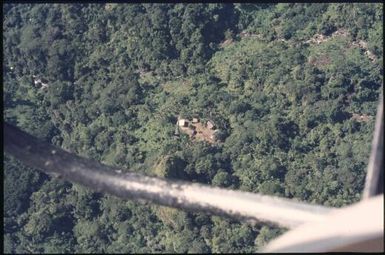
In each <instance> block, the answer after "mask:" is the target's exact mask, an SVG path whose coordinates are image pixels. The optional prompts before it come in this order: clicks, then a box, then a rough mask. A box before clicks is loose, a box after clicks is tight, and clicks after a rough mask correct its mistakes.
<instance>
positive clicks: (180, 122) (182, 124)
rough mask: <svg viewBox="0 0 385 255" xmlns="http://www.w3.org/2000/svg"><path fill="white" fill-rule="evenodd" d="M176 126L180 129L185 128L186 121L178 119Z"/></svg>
mask: <svg viewBox="0 0 385 255" xmlns="http://www.w3.org/2000/svg"><path fill="white" fill-rule="evenodd" d="M178 125H179V126H180V127H187V126H188V120H186V119H179V120H178Z"/></svg>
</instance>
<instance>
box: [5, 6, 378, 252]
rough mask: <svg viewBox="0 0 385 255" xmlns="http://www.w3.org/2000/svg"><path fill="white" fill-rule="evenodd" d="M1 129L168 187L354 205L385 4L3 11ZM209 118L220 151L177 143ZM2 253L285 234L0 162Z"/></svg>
mask: <svg viewBox="0 0 385 255" xmlns="http://www.w3.org/2000/svg"><path fill="white" fill-rule="evenodd" d="M3 13H4V20H3V53H4V62H3V77H4V78H3V102H4V110H3V113H4V119H5V121H7V122H9V123H11V124H14V125H16V126H18V127H20V128H22V129H23V130H25V131H26V132H28V133H30V134H32V135H34V136H37V137H39V138H41V139H43V140H45V141H49V142H51V143H52V144H54V145H56V146H59V147H61V148H63V149H65V150H68V151H70V152H73V153H76V154H78V155H81V156H84V157H87V158H90V159H94V160H96V161H100V162H103V163H105V164H107V165H112V166H118V167H121V168H122V169H129V170H130V171H136V172H141V173H144V174H148V175H153V176H160V177H164V178H173V179H182V180H188V181H192V182H200V183H205V184H209V185H213V186H220V187H226V188H231V189H238V190H244V191H251V192H258V193H262V194H269V195H276V196H281V197H287V198H295V199H298V200H302V201H307V202H310V203H315V204H322V205H326V206H333V207H341V206H345V205H348V204H351V203H354V202H357V201H358V200H360V198H361V192H362V190H363V184H364V179H365V173H366V166H367V163H368V158H369V153H370V142H371V139H372V133H373V130H374V122H375V114H376V107H377V103H378V99H379V95H380V93H382V83H383V39H382V38H383V14H382V13H383V5H382V4H379V3H378V4H373V3H362V4H361V3H354V4H353V3H345V4H329V3H326V4H321V3H314V4H283V3H279V4H9V3H8V4H4V5H3ZM194 115H199V116H200V117H201V118H203V119H212V120H213V121H214V122H215V123H216V125H217V126H218V129H220V130H221V131H220V134H219V135H218V140H219V142H218V143H215V144H209V143H206V142H196V141H192V140H190V139H189V137H188V136H187V135H184V134H181V135H180V136H179V137H177V138H176V137H175V136H174V130H175V123H176V121H177V117H178V116H184V117H186V118H190V117H192V116H194ZM3 169H4V171H3V173H4V198H5V199H4V209H3V213H4V252H5V253H155V252H169V253H170V252H171V253H186V252H187V253H209V252H212V253H219V252H233V253H238V252H239V253H245V252H255V251H257V250H258V249H260V248H261V247H263V246H264V245H265V244H266V243H267V242H268V241H269V240H271V239H272V238H274V237H276V236H278V235H280V234H282V233H283V232H284V231H285V230H284V229H280V228H276V227H271V226H267V225H263V224H256V225H250V224H246V223H242V222H237V221H234V220H230V219H226V218H221V217H217V216H210V215H207V214H203V213H195V212H186V211H182V210H177V209H172V208H167V207H162V206H156V205H150V204H143V203H138V202H133V201H126V200H122V199H118V198H115V197H113V196H109V195H107V194H101V193H97V192H93V191H91V190H88V189H86V188H83V187H81V186H79V185H76V184H71V183H69V182H65V181H63V180H60V179H57V178H54V177H51V176H48V175H45V174H43V173H42V172H40V171H38V170H36V169H31V168H29V167H26V166H24V165H22V164H21V163H19V162H18V161H17V160H15V159H13V158H12V157H10V156H8V155H5V156H4V168H3Z"/></svg>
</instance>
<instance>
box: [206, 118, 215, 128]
mask: <svg viewBox="0 0 385 255" xmlns="http://www.w3.org/2000/svg"><path fill="white" fill-rule="evenodd" d="M206 126H207V127H208V128H209V129H215V124H214V122H213V121H212V120H209V121H207V123H206Z"/></svg>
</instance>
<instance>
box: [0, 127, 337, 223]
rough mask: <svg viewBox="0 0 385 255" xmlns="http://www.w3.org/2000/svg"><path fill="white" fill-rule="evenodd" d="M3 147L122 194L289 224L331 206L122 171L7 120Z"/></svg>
mask: <svg viewBox="0 0 385 255" xmlns="http://www.w3.org/2000/svg"><path fill="white" fill-rule="evenodd" d="M4 145H5V151H6V152H7V153H9V154H11V155H12V156H14V157H15V158H17V159H19V160H20V161H22V162H23V163H25V164H26V165H28V166H31V167H34V168H37V169H40V170H42V171H44V172H46V173H56V174H58V175H60V176H61V177H62V178H63V179H65V180H68V181H71V182H74V183H79V184H82V185H84V186H87V187H89V188H92V189H94V190H96V191H98V192H107V193H110V194H113V195H115V196H118V197H121V198H130V199H135V200H146V201H150V202H153V203H156V204H160V205H165V206H170V207H175V208H181V209H189V210H194V211H205V212H208V213H211V214H217V215H224V216H230V217H233V218H237V219H241V220H248V221H253V222H258V221H262V222H266V223H270V224H274V225H276V224H278V225H279V226H282V227H289V228H293V227H296V226H298V225H301V224H304V223H309V222H317V221H320V220H322V219H324V216H325V215H326V214H328V213H329V212H331V211H332V210H334V209H333V208H328V207H324V206H319V205H310V204H306V203H303V202H297V201H293V200H290V199H285V198H279V197H272V196H266V195H260V194H255V193H250V192H241V191H235V190H228V189H223V188H215V187H210V186H208V185H202V184H197V183H190V182H182V181H177V180H166V179H162V178H157V177H149V176H145V175H142V174H138V173H133V172H127V173H125V171H121V169H119V168H116V167H110V166H106V165H103V164H100V163H98V162H95V161H92V160H89V159H86V158H82V157H79V156H77V155H75V154H72V153H69V152H66V151H64V150H62V149H60V148H58V147H55V146H53V145H51V144H49V143H46V142H43V141H40V140H38V139H37V138H35V137H33V136H31V135H29V134H27V133H25V132H23V131H21V130H20V129H19V128H17V127H14V126H12V125H10V124H7V123H5V124H4ZM122 172H123V173H122Z"/></svg>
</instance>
